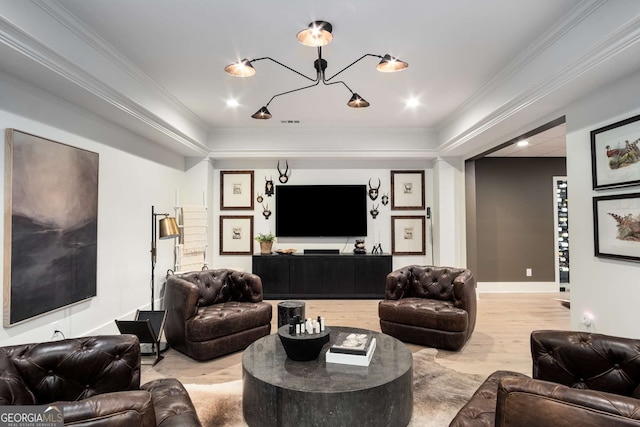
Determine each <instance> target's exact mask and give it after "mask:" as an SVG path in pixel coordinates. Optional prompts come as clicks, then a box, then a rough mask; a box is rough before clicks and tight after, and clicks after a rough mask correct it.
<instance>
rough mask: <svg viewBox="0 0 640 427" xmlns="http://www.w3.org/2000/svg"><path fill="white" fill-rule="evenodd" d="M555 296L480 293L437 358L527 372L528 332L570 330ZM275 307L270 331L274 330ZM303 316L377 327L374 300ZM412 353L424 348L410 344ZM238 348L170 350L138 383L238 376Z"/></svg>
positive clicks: (453, 364)
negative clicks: (460, 335) (468, 324)
mask: <svg viewBox="0 0 640 427" xmlns="http://www.w3.org/2000/svg"><path fill="white" fill-rule="evenodd" d="M555 298H567V294H565V293H518V294H498V293H496V294H480V295H479V298H478V317H477V323H476V328H475V331H474V333H473V335H472V337H471V339H470V340H469V341H468V342H467V344H466V345H465V346H464V347H463V348H462V350H461V351H459V352H450V351H445V350H438V354H437V356H436V360H437V361H438V363H440V364H441V365H443V366H446V367H448V368H452V369H455V370H457V371H460V372H467V373H476V374H482V375H489V374H491V373H492V372H494V371H496V370H499V369H505V370H512V371H516V372H522V373H524V374H527V375H531V354H530V349H529V335H530V333H531V331H533V330H536V329H569V309H567V308H565V307H563V306H562V305H560V303H559V302H558V301H556V300H555ZM267 302H269V303H271V304H272V306H273V321H272V328H271V329H272V333H275V332H276V329H277V323H278V321H277V319H278V316H277V304H278V302H280V301H275V300H270V301H267ZM305 302H306V313H305V314H306V316H307V317H316V316H324V318H325V319H326V323H327V325H328V326H331V325H336V326H338V325H339V326H353V327H358V328H365V329H370V330H374V331H378V332H379V331H380V324H379V320H378V300H306V301H305ZM408 347H409V348H410V350H411V351H412V352H416V351H419V350H421V349H423V348H424V347H422V346H419V345H414V344H408ZM241 362H242V352H237V353H233V354H230V355H227V356H223V357H220V358H217V359H214V360H211V361H208V362H197V361H195V360H192V359H191V358H189V357H187V356H185V355H183V354H181V353H179V352H178V351H176V350H174V349H169V350H167V351H166V352H165V353H164V359H163V360H161V361H160V362H159V363H158V364H156V365H155V366H150V365H144V366H143V368H142V382H143V383H144V382H147V381H150V380H152V379H156V378H161V377H174V378H177V379H179V380H180V381H181V382H182V383H184V384H213V383H222V382H227V381H233V380H238V379H241V378H242V367H241Z"/></svg>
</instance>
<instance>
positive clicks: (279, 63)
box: [249, 56, 317, 82]
mask: <svg viewBox="0 0 640 427" xmlns="http://www.w3.org/2000/svg"><path fill="white" fill-rule="evenodd" d="M263 59H268V60H269V61H273V62H275V63H276V64H278V65H280V66H281V67H284V68H286V69H287V70H289V71H293V72H294V73H296V74H298V75H300V76H302V77H304V78H305V79H307V80H311V81H312V82H315V81H317V78H316V79H312V78H311V77H309V76H305V75H304V74H302V73H301V72H300V71H296V70H294V69H293V68H291V67H289V66H287V65H284V64H283V63H282V62H279V61H276V60H275V59H273V58H270V57H268V56H264V57H262V58H256V59H252V60H251V61H249V63H252V62H255V61H261V60H263Z"/></svg>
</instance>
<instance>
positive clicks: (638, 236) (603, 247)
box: [593, 193, 640, 261]
mask: <svg viewBox="0 0 640 427" xmlns="http://www.w3.org/2000/svg"><path fill="white" fill-rule="evenodd" d="M593 227H594V249H595V256H597V257H605V258H620V259H626V260H630V261H640V193H632V194H615V195H611V196H602V197H594V198H593Z"/></svg>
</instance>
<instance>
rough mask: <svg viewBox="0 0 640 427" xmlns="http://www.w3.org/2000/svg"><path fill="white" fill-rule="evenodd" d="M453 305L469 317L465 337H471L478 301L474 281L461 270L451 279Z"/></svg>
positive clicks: (469, 274)
mask: <svg viewBox="0 0 640 427" xmlns="http://www.w3.org/2000/svg"><path fill="white" fill-rule="evenodd" d="M453 296H454V305H455V306H456V307H457V308H461V309H463V310H465V311H466V312H467V314H468V315H469V328H468V329H467V336H471V333H473V330H474V329H475V326H476V313H477V311H478V309H477V306H478V300H477V297H476V279H475V277H474V276H473V274H472V273H471V271H469V270H463V271H462V273H460V274H459V275H458V276H457V277H456V278H455V279H453Z"/></svg>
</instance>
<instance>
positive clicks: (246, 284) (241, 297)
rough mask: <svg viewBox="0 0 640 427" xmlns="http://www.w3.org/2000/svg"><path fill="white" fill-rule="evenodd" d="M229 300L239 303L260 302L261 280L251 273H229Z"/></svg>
mask: <svg viewBox="0 0 640 427" xmlns="http://www.w3.org/2000/svg"><path fill="white" fill-rule="evenodd" d="M230 273H231V274H230V275H229V281H230V282H231V287H232V288H231V299H232V300H233V301H239V302H260V301H262V279H261V278H260V276H257V275H255V274H252V273H245V272H243V271H231V272H230Z"/></svg>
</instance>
